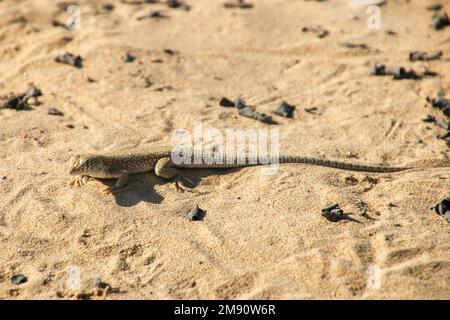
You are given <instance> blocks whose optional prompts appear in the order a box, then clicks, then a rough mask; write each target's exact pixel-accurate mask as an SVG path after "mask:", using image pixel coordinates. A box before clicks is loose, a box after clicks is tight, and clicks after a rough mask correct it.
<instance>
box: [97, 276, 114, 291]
mask: <svg viewBox="0 0 450 320" xmlns="http://www.w3.org/2000/svg"><path fill="white" fill-rule="evenodd" d="M94 286H95V287H96V288H99V289H108V288H109V289H111V285H110V284H108V283H106V282H104V281H102V279H101V278H96V279H95V282H94Z"/></svg>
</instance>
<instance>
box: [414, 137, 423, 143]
mask: <svg viewBox="0 0 450 320" xmlns="http://www.w3.org/2000/svg"><path fill="white" fill-rule="evenodd" d="M415 143H416V144H421V143H423V141H422V139H420V138H417V139H416V141H415Z"/></svg>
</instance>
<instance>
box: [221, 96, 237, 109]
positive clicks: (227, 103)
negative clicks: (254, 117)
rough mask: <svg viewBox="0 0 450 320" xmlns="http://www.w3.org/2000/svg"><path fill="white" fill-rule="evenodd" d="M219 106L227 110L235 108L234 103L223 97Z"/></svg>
mask: <svg viewBox="0 0 450 320" xmlns="http://www.w3.org/2000/svg"><path fill="white" fill-rule="evenodd" d="M219 105H220V106H221V107H227V108H230V107H235V105H234V102H233V101H231V100H230V99H228V98H225V97H223V98H222V99H220V102H219Z"/></svg>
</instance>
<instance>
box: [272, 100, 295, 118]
mask: <svg viewBox="0 0 450 320" xmlns="http://www.w3.org/2000/svg"><path fill="white" fill-rule="evenodd" d="M294 110H295V106H294V105H291V104H289V103H287V102H286V101H282V102H281V104H280V105H279V107H278V109H277V110H275V111H274V113H275V114H277V115H279V116H282V117H285V118H292V117H293V116H294Z"/></svg>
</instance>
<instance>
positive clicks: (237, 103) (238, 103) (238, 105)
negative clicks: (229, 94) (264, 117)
mask: <svg viewBox="0 0 450 320" xmlns="http://www.w3.org/2000/svg"><path fill="white" fill-rule="evenodd" d="M234 106H235V107H236V108H238V109H242V108H245V107H246V106H247V104H246V103H245V101H244V100H243V99H241V98H237V99H236V100H235V101H234Z"/></svg>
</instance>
